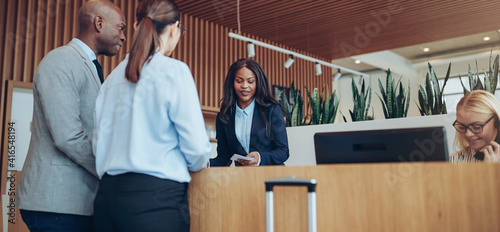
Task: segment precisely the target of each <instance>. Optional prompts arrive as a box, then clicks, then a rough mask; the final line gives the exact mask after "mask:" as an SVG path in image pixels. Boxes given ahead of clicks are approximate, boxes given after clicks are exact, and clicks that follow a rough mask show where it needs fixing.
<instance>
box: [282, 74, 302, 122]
mask: <svg viewBox="0 0 500 232" xmlns="http://www.w3.org/2000/svg"><path fill="white" fill-rule="evenodd" d="M282 96H283V92H280V93H279V94H278V96H277V97H276V99H277V100H278V101H280V99H281V97H282ZM290 96H291V99H292V102H289V101H288V99H287V97H283V102H284V104H283V111H284V112H285V117H286V126H287V127H291V126H301V125H302V124H303V112H302V110H303V109H302V106H303V104H304V102H303V100H302V97H301V96H300V94H299V91H298V90H297V89H295V86H294V83H293V82H292V86H291V87H290Z"/></svg>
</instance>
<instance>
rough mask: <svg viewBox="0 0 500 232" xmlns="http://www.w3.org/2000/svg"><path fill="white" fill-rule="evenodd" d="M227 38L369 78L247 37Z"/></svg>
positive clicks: (231, 35)
mask: <svg viewBox="0 0 500 232" xmlns="http://www.w3.org/2000/svg"><path fill="white" fill-rule="evenodd" d="M228 36H229V37H231V38H235V39H239V40H243V41H246V42H251V43H253V44H255V45H259V46H261V47H265V48H268V49H271V50H274V51H278V52H282V53H286V54H289V55H293V57H294V59H295V58H301V59H304V60H308V61H311V62H315V63H316V62H317V63H319V64H321V65H323V66H327V67H330V68H335V69H341V70H342V71H344V72H347V73H352V74H355V75H361V76H364V77H370V75H368V74H366V73H362V72H358V71H356V70H352V69H349V68H345V67H342V66H338V65H335V64H332V63H329V62H326V61H323V60H319V59H316V58H312V57H310V56H306V55H303V54H300V53H297V52H293V51H290V50H287V49H284V48H280V47H277V46H274V45H271V44H267V43H264V42H261V41H258V40H255V39H252V38H248V37H245V36H242V35H238V34H236V33H232V32H229V34H228Z"/></svg>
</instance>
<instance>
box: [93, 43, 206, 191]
mask: <svg viewBox="0 0 500 232" xmlns="http://www.w3.org/2000/svg"><path fill="white" fill-rule="evenodd" d="M127 62H128V55H127V57H126V58H125V60H124V61H122V62H121V63H120V64H119V65H118V67H117V68H116V69H115V70H113V72H112V73H111V74H110V75H109V76H108V78H107V79H106V81H105V82H104V84H103V86H102V87H101V89H100V92H99V96H98V98H97V102H96V108H95V112H94V118H95V129H94V136H93V149H94V154H95V156H96V170H97V173H98V175H99V177H102V176H103V175H104V174H105V173H108V174H109V175H118V174H123V173H126V172H136V173H143V174H148V175H152V176H155V177H158V178H163V179H169V180H174V181H178V182H189V181H190V180H191V177H190V175H189V172H188V170H189V171H198V170H200V169H202V168H203V167H205V166H206V165H207V163H208V159H209V157H210V152H211V148H210V142H209V139H208V137H207V134H206V131H205V122H204V119H203V115H202V112H201V107H200V102H199V99H198V93H197V91H196V86H195V83H194V80H193V77H192V75H191V72H190V70H189V68H188V66H187V65H186V64H185V63H183V62H181V61H178V60H175V59H172V58H170V57H166V56H164V55H162V54H160V53H158V52H157V53H156V54H155V55H154V56H153V57H152V59H151V61H150V62H149V63H147V64H145V65H144V66H143V68H142V71H141V76H140V79H139V82H137V83H135V84H134V83H131V82H129V81H128V80H127V79H126V78H125V67H126V65H127Z"/></svg>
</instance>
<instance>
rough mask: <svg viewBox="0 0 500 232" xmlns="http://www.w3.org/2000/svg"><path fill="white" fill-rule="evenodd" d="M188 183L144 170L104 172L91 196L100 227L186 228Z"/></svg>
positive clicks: (182, 229)
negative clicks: (154, 174)
mask: <svg viewBox="0 0 500 232" xmlns="http://www.w3.org/2000/svg"><path fill="white" fill-rule="evenodd" d="M187 191H188V183H179V182H176V181H172V180H165V179H160V178H157V177H153V176H150V175H145V174H138V173H125V174H121V175H117V176H110V175H107V174H106V175H104V176H103V178H102V180H101V183H100V185H99V190H98V191H97V196H96V199H95V200H94V227H95V230H96V232H100V231H106V232H110V231H124V232H125V231H134V232H137V231H141V232H142V231H144V232H146V231H176V232H177V231H186V232H189V222H190V218H189V205H188V196H187Z"/></svg>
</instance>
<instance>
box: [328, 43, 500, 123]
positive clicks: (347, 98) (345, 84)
mask: <svg viewBox="0 0 500 232" xmlns="http://www.w3.org/2000/svg"><path fill="white" fill-rule="evenodd" d="M497 54H500V50H498V49H494V50H493V59H494V58H495V56H496V55H497ZM489 57H490V51H483V52H477V53H474V54H463V55H462V56H456V57H452V56H448V57H444V56H442V57H437V58H431V59H428V60H419V61H417V62H418V63H414V64H413V67H416V68H417V73H418V74H417V75H416V76H402V75H401V74H398V73H392V77H393V79H394V80H395V82H396V83H397V81H398V80H399V78H401V77H402V79H401V81H402V82H403V86H404V88H405V89H407V86H408V81H410V92H411V93H410V98H411V100H410V108H409V110H408V117H413V116H419V115H420V112H419V111H418V107H417V102H418V87H419V86H420V85H423V83H424V81H425V76H426V74H427V72H428V71H429V68H428V66H427V62H430V63H431V65H432V67H433V68H434V70H435V72H436V75H437V77H438V78H439V79H441V78H444V77H445V76H446V71H447V69H448V64H449V63H450V62H451V72H450V77H457V76H458V75H461V76H462V77H466V76H467V72H468V65H469V64H470V65H471V68H472V70H475V68H476V61H477V64H478V70H479V72H480V73H483V71H484V70H487V69H488V65H489ZM389 68H391V67H386V69H389ZM365 73H367V74H369V75H370V77H369V78H365V81H369V82H370V83H371V86H372V101H371V108H372V109H370V112H369V113H368V115H372V110H373V112H374V113H373V116H374V118H375V119H384V118H385V117H384V112H383V109H382V104H381V103H380V100H379V99H378V97H377V94H378V95H380V88H379V86H378V79H380V81H381V82H382V84H383V85H384V88H385V80H386V76H387V74H386V72H385V70H376V71H371V72H365ZM351 78H353V76H352V75H343V76H342V77H341V78H340V79H339V80H338V81H336V83H334V84H333V86H334V89H336V90H337V94H338V95H337V96H339V98H340V104H339V110H340V111H339V112H338V114H337V118H336V120H335V122H343V119H342V115H341V113H342V114H343V115H344V116H345V117H346V119H347V121H348V122H350V121H351V117H350V115H349V109H350V110H352V108H353V105H354V104H353V101H352V90H351V89H352V88H351ZM359 79H360V77H359V76H354V80H355V81H356V83H357V84H358V89H359V88H360V85H359ZM366 84H368V83H366ZM447 87H448V88H449V86H447Z"/></svg>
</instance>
